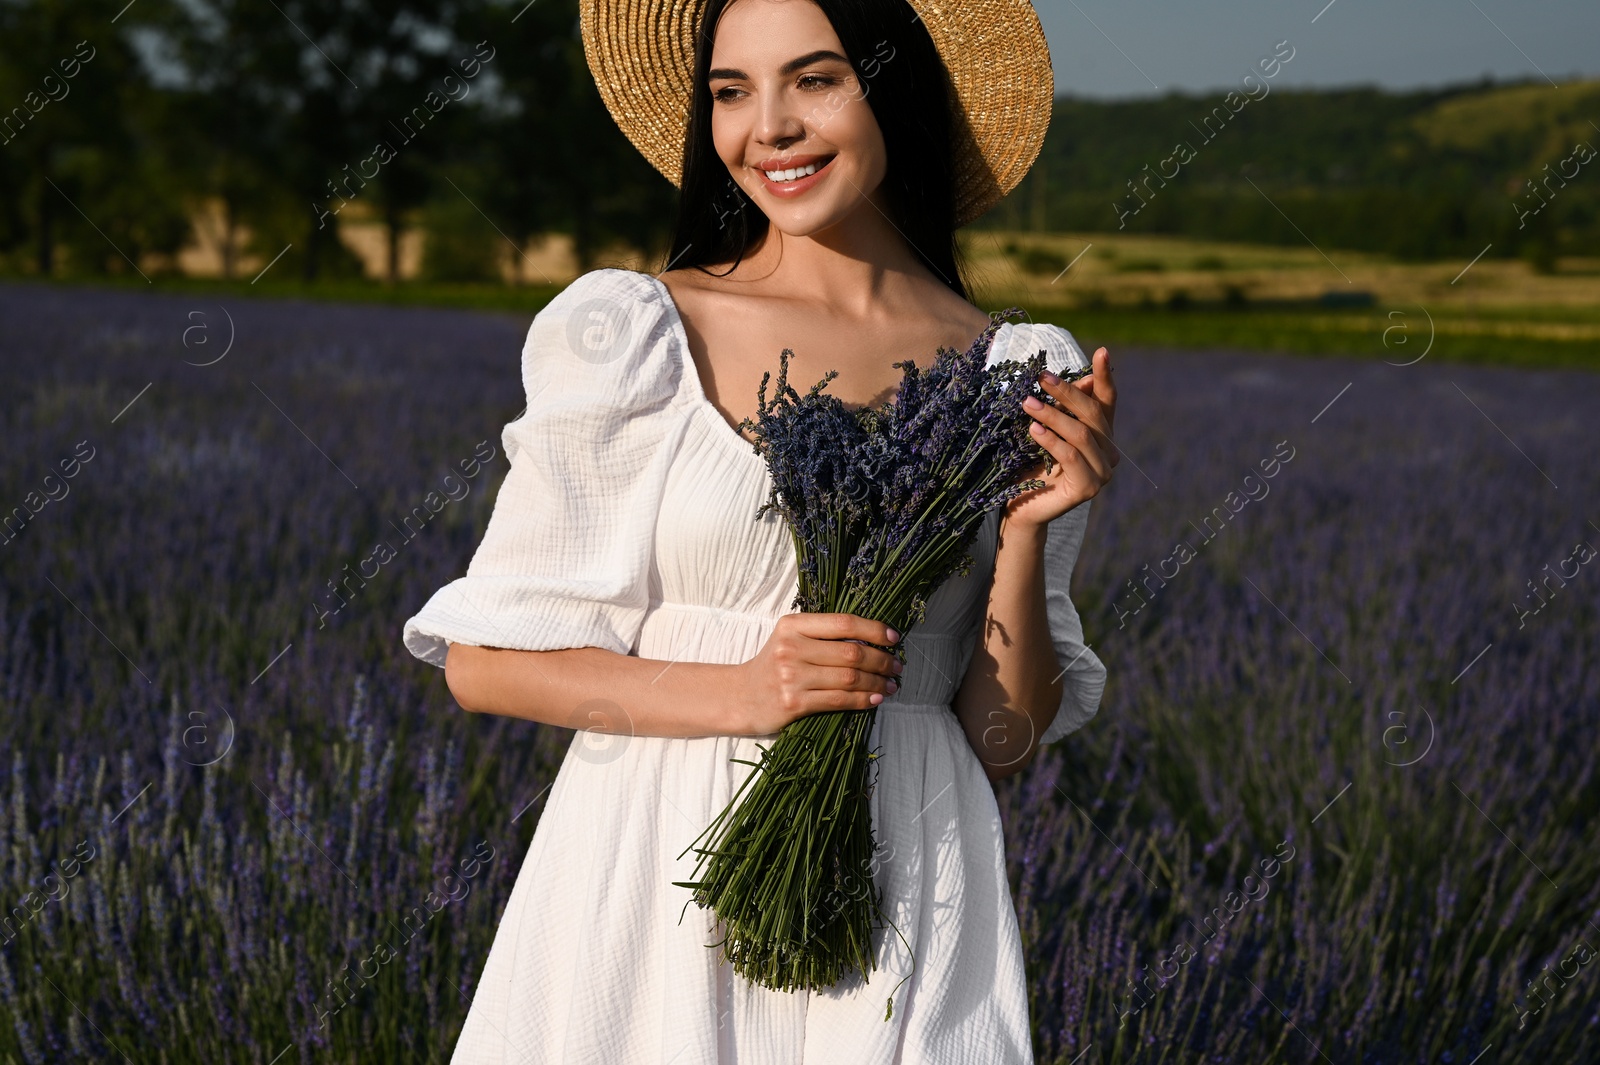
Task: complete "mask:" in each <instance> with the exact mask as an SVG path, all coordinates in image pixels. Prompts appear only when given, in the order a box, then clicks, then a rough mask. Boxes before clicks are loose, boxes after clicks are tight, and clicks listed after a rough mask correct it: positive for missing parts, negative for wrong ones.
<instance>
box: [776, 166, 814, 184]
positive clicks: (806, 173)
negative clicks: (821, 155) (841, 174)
mask: <svg viewBox="0 0 1600 1065" xmlns="http://www.w3.org/2000/svg"><path fill="white" fill-rule="evenodd" d="M816 172H817V164H816V163H809V164H807V165H806V166H801V167H790V168H789V169H788V170H767V171H764V173H765V174H766V175H767V180H769V181H776V182H778V183H779V184H784V183H787V182H790V181H794V180H795V179H797V178H803V177H810V176H811V175H812V174H815V173H816Z"/></svg>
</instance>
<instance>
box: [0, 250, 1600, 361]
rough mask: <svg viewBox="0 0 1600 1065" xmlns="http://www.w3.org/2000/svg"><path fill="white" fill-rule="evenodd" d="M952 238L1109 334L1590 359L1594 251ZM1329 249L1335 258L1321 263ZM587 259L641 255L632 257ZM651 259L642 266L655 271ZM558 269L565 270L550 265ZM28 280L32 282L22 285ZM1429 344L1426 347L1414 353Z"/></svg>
mask: <svg viewBox="0 0 1600 1065" xmlns="http://www.w3.org/2000/svg"><path fill="white" fill-rule="evenodd" d="M962 242H963V249H964V251H965V252H966V254H967V258H968V265H969V267H970V273H971V275H972V280H973V288H974V293H973V295H974V298H975V300H976V301H977V303H978V304H979V306H982V307H985V308H987V309H990V310H1000V309H1003V308H1005V307H1009V306H1019V307H1022V308H1024V309H1025V310H1026V311H1027V312H1028V313H1029V314H1030V315H1032V316H1033V317H1034V318H1036V319H1038V320H1040V321H1053V322H1056V323H1058V324H1060V325H1063V326H1065V327H1066V328H1068V329H1070V330H1071V331H1072V332H1073V334H1074V335H1075V336H1076V337H1077V338H1078V340H1079V341H1080V343H1082V344H1084V345H1085V346H1086V347H1088V348H1089V349H1090V350H1092V349H1093V347H1095V346H1098V345H1100V344H1105V345H1107V346H1108V347H1111V348H1112V349H1113V350H1115V349H1117V348H1121V347H1128V346H1141V347H1162V348H1175V349H1183V350H1206V349H1218V348H1228V349H1234V350H1245V351H1261V352H1296V353H1311V354H1326V355H1351V356H1356V357H1365V358H1371V359H1374V360H1380V361H1387V362H1390V363H1392V364H1397V365H1398V364H1403V363H1408V362H1411V361H1413V360H1417V359H1420V358H1422V357H1426V358H1428V359H1431V360H1434V361H1437V362H1464V363H1479V364H1485V365H1501V366H1546V367H1567V368H1576V369H1600V258H1592V259H1580V258H1567V259H1562V260H1558V261H1557V262H1556V263H1555V264H1554V265H1553V268H1552V270H1551V272H1548V273H1542V272H1539V271H1537V270H1535V269H1534V268H1533V267H1532V266H1531V265H1529V264H1528V263H1526V262H1523V261H1521V260H1508V259H1493V258H1488V257H1485V258H1483V259H1480V260H1479V261H1477V262H1470V261H1469V260H1462V261H1460V262H1454V261H1452V262H1434V263H1411V262H1401V261H1396V260H1394V259H1392V258H1390V257H1388V256H1384V255H1378V254H1374V253H1370V252H1349V251H1340V250H1337V249H1327V255H1328V257H1327V258H1325V257H1324V256H1323V254H1322V253H1321V252H1319V251H1317V250H1316V249H1314V248H1311V247H1305V248H1290V247H1280V246H1277V245H1258V244H1230V243H1222V242H1215V241H1200V240H1191V239H1186V238H1182V237H1148V236H1128V235H1123V234H1115V233H1113V234H1106V233H1089V234H1083V235H1067V234H1038V233H1028V232H1005V231H1001V232H990V231H984V230H967V231H964V232H963V234H962ZM1330 259H1331V262H1330ZM597 265H600V266H606V265H616V266H622V267H626V268H628V269H638V268H649V264H646V263H643V262H641V261H640V260H638V259H637V257H631V258H618V259H609V258H607V259H602V260H601V262H600V263H599V264H597ZM659 266H660V264H655V267H654V268H657V269H659ZM557 280H558V281H564V280H565V278H564V277H560V278H557ZM100 283H101V284H104V285H108V286H113V287H117V288H123V289H126V290H129V291H149V290H156V291H163V292H185V293H191V294H194V295H197V296H203V297H205V298H207V299H220V298H227V297H230V296H280V297H292V298H300V299H313V300H317V301H329V302H357V303H384V304H392V305H401V306H434V307H458V308H474V309H479V310H503V311H510V312H513V313H515V314H516V315H518V316H519V318H521V319H522V320H526V318H527V317H529V316H531V315H533V314H534V313H536V312H537V311H538V309H539V308H540V307H543V306H544V304H545V303H547V302H548V301H549V300H550V299H551V298H552V297H553V296H554V295H555V294H556V293H557V292H559V291H560V289H561V285H559V284H557V285H529V286H506V285H503V284H497V283H490V282H454V283H452V282H440V281H418V280H402V281H399V282H397V283H395V284H392V285H391V284H385V283H382V282H380V281H376V280H371V279H365V278H342V279H324V280H321V281H318V282H317V283H315V284H314V285H306V284H303V283H302V282H300V281H299V280H297V279H295V278H293V277H292V276H287V275H284V274H280V275H278V276H273V275H271V274H269V275H268V276H267V277H265V278H263V279H262V280H260V281H259V282H256V283H255V284H251V283H250V282H248V281H243V280H239V281H222V280H217V279H209V278H184V277H171V276H163V277H158V278H156V279H155V281H154V284H153V285H147V284H145V283H143V282H140V281H126V280H117V281H110V280H106V281H102V282H100ZM23 284H40V282H23ZM1424 352H1426V356H1424Z"/></svg>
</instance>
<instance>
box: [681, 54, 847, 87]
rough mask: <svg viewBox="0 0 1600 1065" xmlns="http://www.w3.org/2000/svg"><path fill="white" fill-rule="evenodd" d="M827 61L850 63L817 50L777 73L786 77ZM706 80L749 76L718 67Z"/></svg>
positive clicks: (742, 72)
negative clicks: (803, 68)
mask: <svg viewBox="0 0 1600 1065" xmlns="http://www.w3.org/2000/svg"><path fill="white" fill-rule="evenodd" d="M828 59H832V60H835V61H837V62H840V63H844V64H846V65H847V66H848V65H849V63H850V60H848V59H846V58H845V57H844V56H842V55H840V54H839V53H838V52H835V51H834V50H833V49H831V48H819V49H817V50H816V51H815V52H807V53H806V54H805V55H803V56H800V57H799V58H798V59H791V60H789V61H788V62H787V63H785V64H784V65H783V66H781V67H779V68H778V73H779V74H782V75H784V76H786V77H787V76H788V75H790V74H793V73H795V72H796V71H797V70H800V69H801V68H802V67H809V66H811V65H812V64H813V63H820V62H822V61H824V60H828ZM706 79H707V80H708V81H715V80H718V79H725V80H727V81H749V80H750V75H748V74H746V73H745V72H744V71H742V70H734V69H732V68H731V67H718V68H717V69H715V70H712V71H710V72H709V73H707V74H706Z"/></svg>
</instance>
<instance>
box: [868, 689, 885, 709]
mask: <svg viewBox="0 0 1600 1065" xmlns="http://www.w3.org/2000/svg"><path fill="white" fill-rule="evenodd" d="M867 702H869V703H871V704H872V705H873V706H877V705H878V704H879V703H881V702H883V696H881V695H879V694H878V693H877V692H873V693H872V695H871V697H870V698H868V699H867Z"/></svg>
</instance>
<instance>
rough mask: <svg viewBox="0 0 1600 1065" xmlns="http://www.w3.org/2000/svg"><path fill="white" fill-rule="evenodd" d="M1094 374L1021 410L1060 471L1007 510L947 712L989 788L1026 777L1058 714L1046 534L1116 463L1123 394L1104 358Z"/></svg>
mask: <svg viewBox="0 0 1600 1065" xmlns="http://www.w3.org/2000/svg"><path fill="white" fill-rule="evenodd" d="M1092 365H1093V367H1094V374H1093V375H1092V380H1091V379H1087V378H1086V379H1083V380H1079V381H1075V382H1072V383H1067V382H1065V381H1062V380H1061V379H1060V378H1059V377H1057V376H1056V375H1055V374H1053V373H1045V374H1042V375H1041V377H1040V381H1041V383H1042V385H1043V387H1044V389H1045V391H1046V392H1048V393H1049V394H1050V395H1051V396H1053V397H1055V399H1056V401H1057V403H1059V404H1060V406H1059V407H1052V406H1050V405H1048V404H1041V403H1039V402H1038V401H1037V400H1029V401H1027V402H1025V403H1024V404H1023V407H1024V409H1026V410H1027V411H1028V413H1029V414H1030V415H1031V416H1032V417H1033V419H1034V426H1033V430H1032V431H1033V434H1034V439H1035V440H1037V441H1038V442H1039V444H1040V446H1041V447H1043V448H1044V449H1045V450H1046V451H1048V452H1049V453H1050V456H1051V457H1052V458H1053V459H1054V460H1055V464H1054V466H1053V468H1052V469H1051V470H1050V471H1049V472H1048V473H1045V472H1043V471H1042V470H1041V471H1040V479H1041V480H1043V481H1044V482H1045V483H1044V487H1042V488H1036V489H1032V490H1030V491H1027V492H1024V493H1023V494H1022V495H1020V496H1018V497H1017V498H1016V499H1013V500H1012V501H1011V502H1010V503H1008V504H1006V507H1005V510H1004V512H1003V515H1002V518H1001V521H1000V540H999V545H998V547H997V548H996V552H995V563H994V581H993V583H992V585H991V587H990V590H989V602H988V607H987V610H986V612H985V615H984V623H983V631H982V632H981V633H980V634H979V640H978V645H977V646H976V647H975V648H974V649H973V652H972V661H971V663H970V664H969V665H968V667H967V675H966V676H965V677H964V678H963V679H962V682H961V688H960V690H959V691H957V692H956V697H955V699H954V700H952V704H951V705H952V707H953V708H954V709H955V711H956V715H957V717H958V719H959V720H960V721H961V727H962V729H963V730H964V731H965V732H966V734H967V741H968V742H969V743H970V744H971V745H972V749H973V751H974V752H976V753H977V755H978V760H979V761H980V762H982V763H983V768H984V772H985V773H987V774H988V776H989V779H990V780H999V779H1001V778H1002V777H1006V776H1009V775H1011V774H1012V773H1018V772H1021V771H1022V770H1023V769H1026V768H1027V767H1028V765H1029V763H1031V762H1032V761H1033V755H1034V752H1035V751H1037V750H1038V747H1039V737H1041V736H1043V735H1044V731H1045V729H1046V728H1048V727H1049V726H1050V723H1051V722H1052V721H1054V720H1055V715H1056V711H1057V710H1058V709H1059V708H1060V705H1061V674H1062V673H1063V672H1064V670H1063V668H1062V663H1061V662H1059V661H1057V659H1056V652H1055V645H1054V643H1053V642H1052V641H1051V639H1050V618H1049V614H1048V613H1047V611H1046V609H1045V585H1044V545H1045V538H1046V535H1047V526H1048V525H1049V523H1050V522H1052V521H1054V520H1055V519H1056V518H1058V517H1060V516H1061V515H1062V514H1065V513H1066V512H1067V511H1069V510H1071V509H1072V508H1073V507H1076V506H1079V505H1081V504H1083V503H1085V502H1087V501H1088V500H1090V499H1092V498H1094V496H1095V495H1096V494H1097V493H1099V491H1100V489H1101V488H1102V487H1104V486H1105V484H1106V483H1107V482H1108V481H1110V480H1111V471H1112V468H1113V467H1115V466H1116V464H1117V462H1118V460H1119V456H1118V455H1117V450H1116V445H1115V444H1114V443H1113V442H1112V439H1111V433H1112V422H1113V420H1114V418H1115V415H1116V405H1117V393H1116V386H1115V385H1114V384H1113V383H1112V380H1111V356H1110V355H1109V354H1108V353H1107V352H1106V349H1105V348H1100V349H1098V350H1097V351H1096V352H1095V353H1094V359H1093V364H1092Z"/></svg>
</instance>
